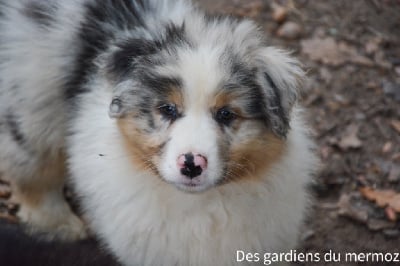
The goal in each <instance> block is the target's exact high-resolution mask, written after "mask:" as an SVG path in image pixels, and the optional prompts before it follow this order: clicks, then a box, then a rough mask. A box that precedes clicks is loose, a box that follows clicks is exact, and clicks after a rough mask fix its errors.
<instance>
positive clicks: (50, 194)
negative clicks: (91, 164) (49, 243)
mask: <svg viewBox="0 0 400 266" xmlns="http://www.w3.org/2000/svg"><path fill="white" fill-rule="evenodd" d="M64 176H65V158H64V156H63V155H61V154H60V155H57V156H56V157H54V156H48V157H47V158H46V159H44V160H41V163H40V164H39V165H38V166H37V169H36V171H34V172H33V173H32V176H30V177H28V178H27V177H24V178H11V179H10V181H11V184H12V187H13V196H12V198H11V201H14V202H17V203H19V204H20V209H19V211H18V214H17V215H18V217H19V218H20V220H21V221H22V222H23V223H25V224H26V225H27V229H28V231H29V232H30V233H32V234H40V235H43V236H44V237H45V238H47V239H53V238H57V239H61V240H66V241H70V240H76V239H81V238H84V237H86V230H85V227H84V224H83V223H82V221H81V220H80V219H79V218H78V217H77V216H76V215H75V214H74V213H73V212H72V211H71V209H70V207H69V205H68V204H67V202H66V201H65V199H64V196H63V186H64Z"/></svg>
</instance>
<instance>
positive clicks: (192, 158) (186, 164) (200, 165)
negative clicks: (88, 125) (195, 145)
mask: <svg viewBox="0 0 400 266" xmlns="http://www.w3.org/2000/svg"><path fill="white" fill-rule="evenodd" d="M177 163H178V167H179V169H180V171H181V174H182V175H184V176H187V177H189V178H195V177H196V176H199V175H201V173H202V172H203V170H205V169H206V168H207V158H206V157H205V156H203V155H201V154H196V155H194V154H193V153H191V152H189V153H186V154H181V155H180V156H179V157H178V161H177Z"/></svg>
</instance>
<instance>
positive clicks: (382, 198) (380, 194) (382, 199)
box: [360, 187, 400, 212]
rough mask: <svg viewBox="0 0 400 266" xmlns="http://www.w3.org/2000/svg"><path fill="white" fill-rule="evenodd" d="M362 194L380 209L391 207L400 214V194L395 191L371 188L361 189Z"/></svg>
mask: <svg viewBox="0 0 400 266" xmlns="http://www.w3.org/2000/svg"><path fill="white" fill-rule="evenodd" d="M360 192H361V194H362V195H363V196H364V197H365V198H367V199H369V200H372V201H375V202H376V204H377V205H378V206H379V207H387V206H389V207H391V208H392V209H393V210H394V211H396V212H400V193H397V192H396V191H394V190H378V189H373V188H370V187H363V188H361V189H360Z"/></svg>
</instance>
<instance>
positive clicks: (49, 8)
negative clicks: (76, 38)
mask: <svg viewBox="0 0 400 266" xmlns="http://www.w3.org/2000/svg"><path fill="white" fill-rule="evenodd" d="M55 11H56V6H55V5H54V3H51V2H50V1H47V0H41V1H31V2H27V3H26V5H25V7H24V10H23V13H24V15H25V16H27V17H28V18H30V19H31V20H32V21H33V22H35V23H37V24H39V25H43V26H50V25H51V24H52V23H53V22H54V20H55V17H54V16H55V14H54V13H55Z"/></svg>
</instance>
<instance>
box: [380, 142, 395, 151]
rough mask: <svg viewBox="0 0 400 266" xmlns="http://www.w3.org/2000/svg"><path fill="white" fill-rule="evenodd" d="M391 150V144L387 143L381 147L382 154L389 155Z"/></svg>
mask: <svg viewBox="0 0 400 266" xmlns="http://www.w3.org/2000/svg"><path fill="white" fill-rule="evenodd" d="M392 148H393V143H392V142H390V141H388V142H386V143H385V144H384V145H383V147H382V153H383V154H386V153H389V152H390V151H391V150H392Z"/></svg>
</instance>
